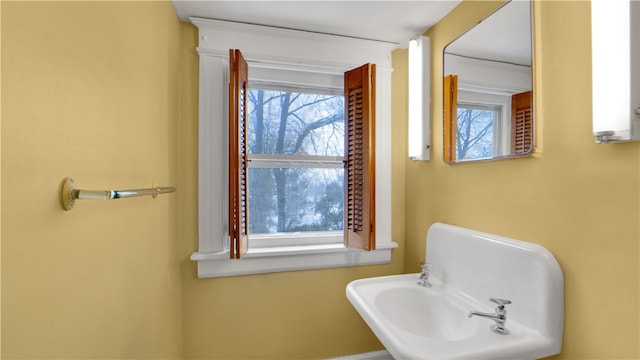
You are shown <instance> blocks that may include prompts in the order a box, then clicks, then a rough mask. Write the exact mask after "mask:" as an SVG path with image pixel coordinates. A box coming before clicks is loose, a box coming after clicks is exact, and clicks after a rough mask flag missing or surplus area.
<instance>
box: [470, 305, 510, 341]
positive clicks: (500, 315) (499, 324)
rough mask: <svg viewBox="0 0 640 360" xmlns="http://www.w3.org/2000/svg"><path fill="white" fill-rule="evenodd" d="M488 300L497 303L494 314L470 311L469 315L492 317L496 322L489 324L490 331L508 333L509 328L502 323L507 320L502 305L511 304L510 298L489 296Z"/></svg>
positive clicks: (501, 333)
mask: <svg viewBox="0 0 640 360" xmlns="http://www.w3.org/2000/svg"><path fill="white" fill-rule="evenodd" d="M489 301H491V302H493V303H496V304H498V307H496V312H495V314H488V313H482V312H478V311H470V312H469V317H472V316H482V317H485V318H488V319H492V320H494V321H495V322H496V323H495V324H493V325H491V331H493V332H494V333H496V334H500V335H508V334H509V329H507V328H505V327H504V323H506V322H507V310H506V309H505V308H504V306H505V305H507V304H511V300H505V299H497V298H491V299H489Z"/></svg>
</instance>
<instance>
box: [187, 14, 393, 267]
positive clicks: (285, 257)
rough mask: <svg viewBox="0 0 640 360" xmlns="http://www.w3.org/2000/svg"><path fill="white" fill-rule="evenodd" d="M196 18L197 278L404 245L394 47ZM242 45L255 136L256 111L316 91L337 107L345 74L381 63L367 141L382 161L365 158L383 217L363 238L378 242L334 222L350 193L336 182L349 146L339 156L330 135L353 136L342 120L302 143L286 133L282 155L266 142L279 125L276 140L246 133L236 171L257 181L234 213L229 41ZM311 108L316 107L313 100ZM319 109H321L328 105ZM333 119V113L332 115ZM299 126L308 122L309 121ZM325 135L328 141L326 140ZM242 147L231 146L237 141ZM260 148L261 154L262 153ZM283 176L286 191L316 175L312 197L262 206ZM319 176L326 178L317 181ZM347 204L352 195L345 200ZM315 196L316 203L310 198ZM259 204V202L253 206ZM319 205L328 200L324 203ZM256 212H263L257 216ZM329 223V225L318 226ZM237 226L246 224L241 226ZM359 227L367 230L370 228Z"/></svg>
mask: <svg viewBox="0 0 640 360" xmlns="http://www.w3.org/2000/svg"><path fill="white" fill-rule="evenodd" d="M192 21H193V23H194V24H195V25H196V26H197V27H198V28H199V39H200V40H199V44H198V49H197V50H198V53H199V57H200V71H199V74H200V85H199V86H200V89H199V93H200V94H199V98H200V101H199V116H198V117H199V130H198V133H199V140H198V147H199V150H198V153H199V156H198V158H199V159H198V163H199V165H198V167H199V171H198V177H199V180H198V188H199V190H198V206H199V211H198V212H199V218H198V229H199V232H198V233H199V234H198V236H199V246H198V249H197V251H196V252H194V253H193V254H192V256H191V259H192V260H194V261H197V264H198V276H199V277H201V278H204V277H218V276H232V275H242V274H252V273H264V272H274V271H289V270H303V269H318V268H327V267H342V266H356V265H367V264H382V263H388V262H389V261H390V256H391V249H392V248H394V247H396V246H397V245H396V243H394V242H393V241H392V239H391V227H390V218H391V213H390V207H391V206H390V204H391V201H390V195H391V192H390V168H391V166H390V165H391V162H390V132H391V123H390V75H391V67H390V65H391V64H390V56H389V55H390V52H391V50H392V49H393V48H394V47H395V45H394V44H387V43H379V42H375V41H369V40H361V39H350V38H344V37H335V36H330V35H324V34H311V33H305V32H299V31H292V30H286V29H275V28H268V27H262V26H257V25H247V24H237V23H230V22H225V21H217V20H204V19H192ZM238 44H241V45H242V50H243V53H244V54H245V56H247V58H246V61H247V63H248V67H249V71H248V80H249V81H248V87H247V88H246V89H245V90H244V91H243V94H246V98H247V100H246V108H247V110H248V112H247V115H248V116H247V117H246V119H245V120H246V126H247V133H248V134H251V133H252V132H257V130H258V129H256V126H258V124H257V123H256V121H257V118H254V117H253V116H254V114H252V112H257V111H266V110H269V111H272V112H273V113H274V114H278V113H279V112H280V113H281V111H282V110H281V109H278V108H277V106H276V105H278V106H280V105H279V104H277V103H278V102H277V101H275V100H276V99H278V100H279V99H284V98H285V97H286V96H289V98H290V99H291V98H293V97H296V96H297V97H298V99H300V100H302V98H303V97H309V99H311V98H310V97H317V101H318V102H322V103H326V104H325V105H326V106H329V105H331V106H337V105H338V104H337V102H338V101H340V100H339V99H340V98H344V91H343V87H344V72H345V71H347V70H349V69H351V68H353V67H354V65H358V64H362V63H367V62H372V63H376V64H377V75H376V77H375V79H374V80H375V81H374V82H375V84H376V94H375V95H373V96H371V99H370V101H371V106H372V107H375V109H376V111H375V112H376V122H375V124H374V129H373V131H371V133H370V134H368V136H371V137H372V139H375V142H371V143H370V144H369V145H367V146H371V147H372V149H374V151H375V153H376V158H375V161H372V163H368V162H367V161H365V163H366V167H368V168H370V169H371V170H372V171H374V170H375V173H374V174H375V175H374V178H375V181H376V182H375V187H372V188H371V191H372V192H375V202H371V203H369V204H368V206H370V207H372V208H374V209H375V211H373V212H372V214H376V218H375V220H376V229H375V231H374V232H371V233H370V234H368V235H366V236H364V238H366V239H367V240H368V242H369V245H370V248H371V249H376V250H375V251H367V252H363V251H361V250H354V249H352V248H350V247H346V246H345V245H344V244H343V238H344V236H343V231H344V229H343V230H340V229H335V230H334V229H333V226H334V225H335V224H336V223H338V224H339V223H340V222H339V221H337V220H336V219H337V218H339V217H340V216H341V215H340V213H339V212H340V209H342V208H344V206H342V207H341V206H339V205H340V204H339V201H340V200H339V197H338V196H337V194H338V193H344V190H340V189H339V184H340V183H339V182H338V183H336V182H335V181H334V180H335V179H341V178H344V176H343V175H341V174H340V172H341V171H344V170H343V169H344V166H343V164H342V162H343V161H345V160H346V159H345V158H344V155H343V154H344V153H342V154H339V152H337V151H336V150H338V146H339V145H338V143H337V142H336V143H329V141H333V140H331V139H330V138H331V137H332V136H333V137H335V139H336V140H337V139H338V138H339V136H338V135H339V132H340V131H344V132H345V133H348V129H347V128H346V127H343V129H342V130H341V129H340V128H339V126H338V123H333V124H332V125H330V126H325V127H322V128H323V130H320V127H318V128H317V129H314V130H315V132H314V134H313V136H307V137H305V138H304V140H301V144H300V145H296V144H297V137H296V136H294V135H292V136H290V137H289V138H286V137H285V138H283V139H288V141H289V142H290V144H288V146H289V148H286V147H285V146H284V144H283V147H282V149H285V148H286V149H287V150H286V151H282V153H277V151H275V150H269V151H265V149H266V148H267V147H266V146H265V144H264V141H277V133H278V132H277V131H275V132H272V134H273V136H272V137H271V138H270V139H266V138H265V135H264V134H263V136H262V137H260V138H262V141H263V144H262V145H260V144H259V141H260V140H258V138H252V137H251V136H250V137H249V138H248V139H247V153H246V157H245V158H244V159H241V160H240V161H239V162H241V163H244V164H246V175H245V174H242V173H239V174H238V178H239V179H243V178H245V177H244V176H246V178H245V179H246V181H247V186H248V188H249V191H248V192H247V193H246V195H247V197H246V198H244V200H246V204H247V212H246V213H245V214H239V215H238V216H236V215H233V216H230V215H227V210H226V209H228V208H229V206H228V204H233V202H234V201H235V200H232V199H230V198H229V197H228V194H229V193H230V191H229V190H230V189H231V188H230V186H229V183H230V181H229V180H231V179H227V178H226V175H224V174H226V173H227V172H228V171H226V170H224V169H227V168H228V167H229V162H228V159H227V157H228V151H229V149H230V145H232V144H230V143H229V142H228V141H227V139H226V138H227V136H226V134H227V133H228V131H229V128H227V127H226V124H227V123H228V121H227V120H226V118H228V117H229V115H230V113H227V110H226V109H227V108H228V102H229V101H232V100H234V98H236V96H232V97H229V98H228V99H226V97H227V95H226V94H227V93H228V90H227V83H228V82H229V80H230V79H229V76H228V71H229V62H228V59H229V48H233V46H234V45H236V46H237V45H238ZM242 96H244V95H242V94H238V97H237V98H242ZM258 96H262V97H263V101H264V100H265V99H269V98H271V99H272V101H270V102H268V104H269V105H272V106H273V108H271V109H267V108H268V106H269V105H267V108H265V106H262V107H256V106H255V104H257V103H259V99H258ZM252 97H253V98H252ZM342 101H344V100H342ZM252 102H253V103H252ZM334 102H336V103H334ZM297 106H302V105H301V104H298V105H297ZM260 108H261V110H260ZM305 108H307V110H309V111H311V110H312V109H311V107H310V106H305ZM318 109H319V110H313V111H325V110H323V109H320V108H318ZM263 116H264V114H263ZM300 116H302V115H300ZM323 118H326V116H324V117H317V118H315V121H319V120H321V119H323ZM310 119H311V118H310ZM263 120H264V118H263ZM326 121H330V120H329V119H328V118H327V119H326ZM291 122H293V120H291ZM288 123H289V122H288ZM307 123H308V124H311V123H313V121H312V120H307ZM280 124H281V122H280V121H271V122H270V123H269V124H268V125H269V126H271V127H273V126H278V127H279V126H280ZM319 124H320V123H317V124H316V125H319ZM262 125H267V124H262ZM288 125H289V124H288ZM291 125H293V124H291ZM296 125H298V126H302V123H301V122H299V123H298V124H296ZM272 130H275V129H272ZM296 130H298V131H300V130H301V128H300V127H298V128H297V129H296ZM263 131H264V129H263ZM376 134H380V135H378V136H376ZM274 136H275V137H274ZM342 136H343V137H344V136H348V135H342ZM294 141H295V143H294ZM325 141H326V143H324V148H323V147H322V146H320V145H323V142H325ZM307 142H308V143H307ZM338 142H339V141H338ZM236 145H237V144H233V147H235V146H236ZM276 145H277V144H276ZM276 145H271V146H272V149H275V147H273V146H276ZM363 145H364V143H363ZM260 146H262V149H263V150H262V151H258V149H259V147H260ZM296 146H299V148H298V149H301V151H295V152H294V151H292V149H295V148H296ZM314 146H315V148H316V149H317V151H316V153H312V152H311V150H310V149H312V148H313V147H314ZM343 147H344V145H343ZM332 148H333V149H332ZM334 151H336V152H334ZM336 154H339V155H336ZM360 167H361V166H358V167H357V168H360ZM261 172H262V174H260V173H261ZM265 173H266V174H269V175H270V176H271V180H269V181H267V182H263V181H260V180H262V179H263V177H266V175H265ZM278 173H279V174H282V173H287V176H286V178H287V180H288V181H284V182H280V184H284V186H285V191H286V190H289V191H291V190H295V189H296V188H297V189H300V185H301V184H305V180H306V179H309V178H313V180H314V184H313V186H307V187H306V189H305V190H308V191H306V194H303V195H301V196H300V198H297V199H294V201H293V202H286V203H285V205H284V207H280V208H279V207H278V204H277V201H271V202H270V203H269V204H270V207H269V206H266V207H265V206H260V205H261V204H262V205H264V204H265V202H261V201H260V200H259V199H257V198H256V197H260V196H264V197H270V198H271V199H272V200H277V189H275V187H276V185H277V184H276V180H275V176H276V175H275V174H278ZM278 176H281V175H278ZM357 176H362V175H357ZM320 179H324V180H323V181H319V180H320ZM255 180H258V181H255ZM254 181H255V183H254ZM252 186H258V187H259V186H264V187H273V189H270V190H268V192H267V193H263V192H262V190H257V189H253V190H252V189H251V188H252ZM342 186H344V185H342ZM320 189H324V190H320ZM234 191H235V189H234ZM269 191H270V192H269ZM237 194H238V198H239V199H240V201H238V203H237V204H238V205H241V204H242V203H243V202H244V200H243V199H242V196H243V194H242V193H241V192H240V193H237ZM274 197H275V199H274ZM342 201H343V202H344V198H343V199H342ZM312 203H315V204H314V205H311V204H312ZM252 204H253V205H258V206H253V207H252ZM319 207H324V210H323V209H320V208H319ZM316 208H318V209H317V210H318V211H317V212H316ZM282 209H284V211H285V215H284V217H282V218H281V220H278V211H282ZM256 213H257V214H259V215H256ZM245 215H246V216H245ZM362 215H364V216H370V215H367V214H364V213H362V214H361V213H358V214H357V216H362ZM342 216H344V214H343V215H342ZM253 217H258V218H257V219H256V220H254V221H253V222H252V220H251V219H252V218H253ZM245 218H246V219H247V220H248V221H247V223H246V224H247V225H246V228H245V229H246V234H248V236H247V237H244V236H243V233H242V232H243V231H244V230H242V231H241V232H240V233H239V236H238V238H237V242H236V240H235V239H232V237H230V236H229V235H227V234H228V229H229V224H230V223H229V220H231V221H232V222H233V221H234V220H240V221H244V220H242V219H245ZM282 219H285V220H287V221H286V222H285V221H284V220H282ZM289 220H290V221H289ZM278 221H280V225H278ZM288 225H290V227H289V228H288V229H289V230H290V231H287V232H286V236H282V234H284V233H281V232H279V230H278V226H284V228H285V229H287V227H286V226H288ZM231 226H233V225H231ZM321 226H322V227H324V229H322V230H318V229H321ZM234 228H238V229H243V227H242V226H240V227H235V226H234ZM280 229H282V227H281V228H280ZM355 232H356V233H360V235H362V229H361V230H357V231H355ZM245 239H246V240H248V244H249V246H248V247H247V246H246V244H244V240H245ZM232 252H233V253H234V257H236V254H240V255H239V256H241V260H231V259H229V258H230V257H231V253H232Z"/></svg>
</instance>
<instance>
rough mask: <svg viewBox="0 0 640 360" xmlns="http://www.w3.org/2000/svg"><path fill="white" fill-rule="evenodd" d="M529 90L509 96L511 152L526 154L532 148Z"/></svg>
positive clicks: (531, 113) (531, 117) (531, 112)
mask: <svg viewBox="0 0 640 360" xmlns="http://www.w3.org/2000/svg"><path fill="white" fill-rule="evenodd" d="M531 94H532V93H531V91H527V92H523V93H520V94H515V95H513V96H512V97H511V154H516V155H517V154H526V153H528V152H530V151H531V150H532V148H533V116H532V115H533V111H532V107H531Z"/></svg>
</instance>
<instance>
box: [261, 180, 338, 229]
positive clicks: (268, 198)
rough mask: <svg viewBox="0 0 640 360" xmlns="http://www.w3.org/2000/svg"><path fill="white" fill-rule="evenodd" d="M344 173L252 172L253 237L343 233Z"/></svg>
mask: <svg viewBox="0 0 640 360" xmlns="http://www.w3.org/2000/svg"><path fill="white" fill-rule="evenodd" d="M343 174H344V170H343V169H314V168H311V169H309V168H304V169H300V168H288V169H282V168H272V169H265V168H250V169H249V232H250V233H251V234H264V233H282V232H301V231H332V230H342V228H343V227H342V223H343V212H342V208H343V202H344V197H343V194H344V190H343Z"/></svg>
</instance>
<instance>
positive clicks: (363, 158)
mask: <svg viewBox="0 0 640 360" xmlns="http://www.w3.org/2000/svg"><path fill="white" fill-rule="evenodd" d="M344 92H345V114H346V118H345V151H346V156H345V171H344V193H345V200H344V213H345V219H344V232H345V234H344V242H345V245H346V246H348V247H353V248H358V249H362V250H375V64H365V65H363V66H361V67H359V68H356V69H353V70H350V71H347V72H346V73H345V75H344Z"/></svg>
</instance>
